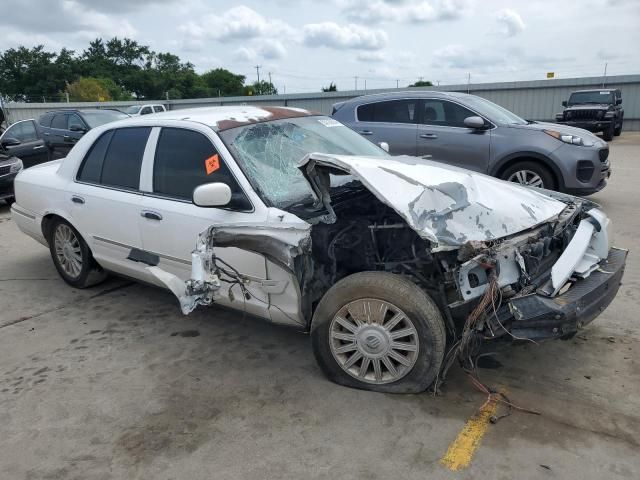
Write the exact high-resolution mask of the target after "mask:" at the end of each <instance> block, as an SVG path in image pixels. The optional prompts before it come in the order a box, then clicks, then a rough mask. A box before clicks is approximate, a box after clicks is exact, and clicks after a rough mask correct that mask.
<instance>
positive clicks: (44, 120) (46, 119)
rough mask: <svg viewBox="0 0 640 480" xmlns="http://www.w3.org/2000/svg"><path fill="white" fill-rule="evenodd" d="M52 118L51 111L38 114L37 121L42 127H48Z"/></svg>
mask: <svg viewBox="0 0 640 480" xmlns="http://www.w3.org/2000/svg"><path fill="white" fill-rule="evenodd" d="M52 118H53V113H45V114H44V115H40V118H39V119H38V123H39V124H40V125H42V126H43V127H50V126H51V119H52Z"/></svg>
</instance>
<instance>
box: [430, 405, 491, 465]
mask: <svg viewBox="0 0 640 480" xmlns="http://www.w3.org/2000/svg"><path fill="white" fill-rule="evenodd" d="M497 409H498V402H496V401H495V400H491V401H490V402H489V403H487V404H486V405H485V406H484V407H482V408H481V409H480V411H479V412H478V413H477V414H476V415H474V416H473V417H471V418H470V419H469V420H467V423H465V425H464V427H463V428H462V430H461V431H460V433H459V434H458V436H457V437H456V439H455V440H454V441H453V442H451V444H450V445H449V448H448V449H447V453H445V454H444V456H443V457H442V458H441V459H440V463H441V464H442V465H444V466H445V467H447V468H448V469H450V470H453V471H456V470H462V469H463V468H467V467H468V466H469V464H470V463H471V459H472V458H473V454H474V453H475V452H476V450H478V447H480V440H482V437H484V434H485V433H486V431H487V427H488V426H489V423H490V422H489V419H490V418H491V417H492V416H493V415H495V413H496V410H497Z"/></svg>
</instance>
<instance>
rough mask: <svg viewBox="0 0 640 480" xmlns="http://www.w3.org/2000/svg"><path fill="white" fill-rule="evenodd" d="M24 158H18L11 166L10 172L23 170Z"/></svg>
mask: <svg viewBox="0 0 640 480" xmlns="http://www.w3.org/2000/svg"><path fill="white" fill-rule="evenodd" d="M22 166H23V165H22V160H18V161H16V162H14V163H12V164H11V165H10V166H9V173H17V172H19V171H20V170H22Z"/></svg>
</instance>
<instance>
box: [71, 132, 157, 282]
mask: <svg viewBox="0 0 640 480" xmlns="http://www.w3.org/2000/svg"><path fill="white" fill-rule="evenodd" d="M150 132H151V128H149V127H128V128H119V129H116V130H109V131H107V132H105V133H104V134H102V135H101V136H100V137H99V138H98V139H97V140H96V142H95V143H94V144H93V146H92V147H91V148H90V149H89V151H88V152H87V154H86V156H85V158H84V160H83V161H82V163H81V165H80V167H79V169H78V172H77V174H76V178H75V181H74V182H72V183H71V184H70V186H69V188H70V194H71V195H70V196H69V201H70V202H73V209H72V216H73V223H74V225H75V227H76V228H77V229H78V230H79V231H80V233H81V234H82V236H83V237H84V238H85V240H86V241H87V243H88V244H89V246H90V248H91V251H92V252H93V256H94V258H95V259H96V260H97V261H98V263H100V265H102V266H103V267H104V268H106V269H109V270H113V271H115V272H118V273H122V274H124V275H129V276H132V277H134V278H140V279H143V280H145V279H146V278H147V277H148V276H149V275H148V272H147V271H146V270H145V267H146V265H144V264H142V263H140V262H136V261H132V260H130V259H129V257H130V256H131V252H132V250H134V251H135V250H136V249H141V248H142V238H141V236H140V230H139V219H140V205H141V204H142V193H141V192H140V190H139V186H140V169H141V165H142V160H143V156H144V152H145V148H146V145H147V140H148V138H149V134H150Z"/></svg>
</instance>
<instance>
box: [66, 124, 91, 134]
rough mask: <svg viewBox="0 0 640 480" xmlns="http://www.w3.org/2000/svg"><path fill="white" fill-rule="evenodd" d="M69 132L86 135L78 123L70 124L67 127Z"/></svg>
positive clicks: (84, 129)
mask: <svg viewBox="0 0 640 480" xmlns="http://www.w3.org/2000/svg"><path fill="white" fill-rule="evenodd" d="M69 130H71V131H72V132H82V133H86V131H87V129H86V128H84V127H83V126H82V125H80V124H78V123H72V124H71V125H69Z"/></svg>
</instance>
